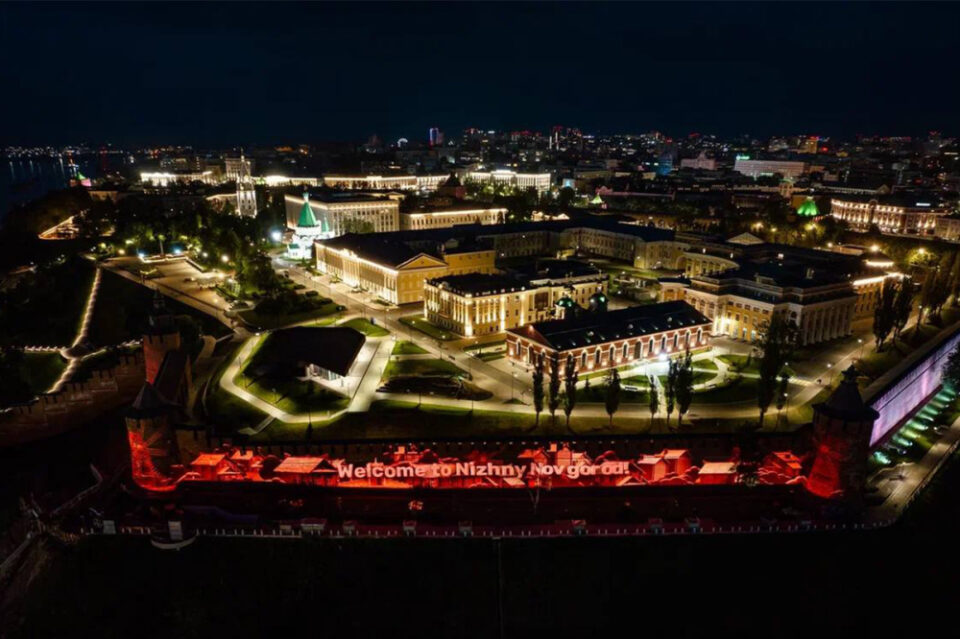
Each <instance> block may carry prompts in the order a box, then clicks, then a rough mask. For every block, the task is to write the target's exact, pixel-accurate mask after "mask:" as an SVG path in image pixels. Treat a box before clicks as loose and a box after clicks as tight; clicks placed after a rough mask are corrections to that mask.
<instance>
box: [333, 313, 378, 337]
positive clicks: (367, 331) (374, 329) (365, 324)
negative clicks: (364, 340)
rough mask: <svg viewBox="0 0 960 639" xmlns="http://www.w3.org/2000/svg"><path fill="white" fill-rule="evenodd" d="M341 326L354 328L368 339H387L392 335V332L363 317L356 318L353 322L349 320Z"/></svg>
mask: <svg viewBox="0 0 960 639" xmlns="http://www.w3.org/2000/svg"><path fill="white" fill-rule="evenodd" d="M340 326H347V327H349V328H352V329H353V330H355V331H359V332H361V333H363V334H364V335H366V336H367V337H386V336H387V335H389V334H390V331H388V330H387V329H385V328H383V327H382V326H378V325H377V324H374V323H373V322H371V321H370V320H367V319H364V318H362V317H356V318H354V319H352V320H347V321H346V322H344V323H342V324H340Z"/></svg>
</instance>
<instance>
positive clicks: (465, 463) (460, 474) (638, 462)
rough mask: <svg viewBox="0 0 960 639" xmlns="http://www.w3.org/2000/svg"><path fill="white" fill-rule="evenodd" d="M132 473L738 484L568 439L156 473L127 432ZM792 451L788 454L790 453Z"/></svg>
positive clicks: (230, 460)
mask: <svg viewBox="0 0 960 639" xmlns="http://www.w3.org/2000/svg"><path fill="white" fill-rule="evenodd" d="M130 446H131V455H132V462H133V467H134V469H135V474H134V476H135V478H137V481H138V483H139V484H140V485H141V486H142V487H143V488H145V489H147V490H169V489H170V487H171V485H172V484H175V483H180V482H191V481H206V482H209V481H241V482H267V481H269V482H279V483H286V484H293V485H312V486H326V487H334V488H353V489H364V488H395V489H410V488H432V489H461V488H471V489H474V488H476V489H484V488H487V489H521V488H530V487H538V486H539V487H551V488H552V487H556V488H560V487H598V486H608V487H630V486H644V485H671V486H674V485H675V486H693V485H697V484H705V483H708V484H736V483H739V481H740V476H739V474H738V471H737V464H736V463H735V462H734V461H725V462H708V463H706V464H705V466H706V467H707V468H709V472H707V473H706V474H704V475H702V476H701V474H700V470H701V466H698V465H696V464H694V463H693V462H692V460H691V457H690V454H689V452H688V451H686V450H664V451H662V452H661V453H658V454H655V455H643V456H641V457H639V458H633V459H619V458H618V457H617V456H616V454H615V453H613V452H612V451H607V452H606V453H603V454H602V455H599V456H597V457H595V458H592V457H590V456H589V455H587V454H586V453H584V452H580V451H577V450H573V449H571V448H569V447H566V446H555V445H553V446H550V447H548V448H536V449H530V450H525V451H523V452H522V453H520V454H519V455H516V456H515V457H513V458H511V459H500V458H499V457H498V456H496V455H491V454H487V453H481V452H478V451H474V452H472V453H469V454H467V455H465V456H463V457H462V458H451V457H440V456H438V455H437V454H436V453H434V452H433V451H432V450H429V449H424V450H422V451H421V450H416V449H414V448H406V447H398V448H396V449H394V450H393V451H390V452H388V453H387V454H385V455H384V458H383V459H373V460H370V461H366V462H360V463H357V462H352V461H347V460H344V459H337V458H332V457H329V456H328V455H317V456H297V455H288V456H285V457H282V458H281V457H277V456H274V455H265V454H261V453H256V452H253V451H250V450H246V451H241V450H240V449H230V448H227V449H224V450H221V451H218V452H215V453H204V454H201V455H199V456H197V457H195V458H194V459H192V460H191V461H190V462H189V463H187V464H185V465H183V466H180V467H173V468H171V471H172V474H173V475H174V477H175V479H171V478H170V477H169V475H167V473H163V472H159V471H158V470H157V468H156V466H155V465H154V462H153V459H152V458H151V455H150V453H149V446H147V445H145V443H144V442H140V441H137V440H136V437H135V433H131V442H130ZM788 454H790V455H792V453H788ZM756 476H757V480H758V481H759V482H761V483H766V484H788V483H797V482H798V481H802V480H803V477H798V476H796V475H791V474H789V473H787V472H784V469H783V468H782V466H778V465H775V464H768V463H767V462H764V464H762V465H761V468H760V470H759V472H758V473H757V475H756Z"/></svg>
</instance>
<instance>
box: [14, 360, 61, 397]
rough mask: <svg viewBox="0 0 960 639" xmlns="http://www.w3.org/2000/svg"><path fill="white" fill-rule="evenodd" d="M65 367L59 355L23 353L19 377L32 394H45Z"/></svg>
mask: <svg viewBox="0 0 960 639" xmlns="http://www.w3.org/2000/svg"><path fill="white" fill-rule="evenodd" d="M66 367H67V362H66V361H64V359H63V358H62V357H60V354H59V353H24V354H23V363H22V364H21V365H20V377H21V378H22V379H23V381H25V382H26V383H27V385H29V386H30V390H32V391H33V392H34V393H37V394H40V393H45V392H47V390H49V389H50V387H51V386H53V383H54V382H55V381H57V379H58V378H59V377H60V374H61V373H62V372H63V369H65V368H66Z"/></svg>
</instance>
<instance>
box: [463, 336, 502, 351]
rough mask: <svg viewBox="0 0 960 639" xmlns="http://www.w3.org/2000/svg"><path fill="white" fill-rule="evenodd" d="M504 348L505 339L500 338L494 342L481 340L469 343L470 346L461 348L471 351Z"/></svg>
mask: <svg viewBox="0 0 960 639" xmlns="http://www.w3.org/2000/svg"><path fill="white" fill-rule="evenodd" d="M506 348H507V340H505V339H501V340H497V341H495V342H481V343H479V344H471V345H470V346H467V347H466V348H464V349H463V350H465V351H467V352H471V353H472V352H474V351H480V352H483V351H487V350H506Z"/></svg>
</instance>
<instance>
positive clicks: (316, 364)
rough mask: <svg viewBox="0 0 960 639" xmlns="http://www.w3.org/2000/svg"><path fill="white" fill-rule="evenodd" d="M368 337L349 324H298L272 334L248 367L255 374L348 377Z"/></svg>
mask: <svg viewBox="0 0 960 639" xmlns="http://www.w3.org/2000/svg"><path fill="white" fill-rule="evenodd" d="M365 342H366V338H365V337H364V336H363V334H362V333H360V332H359V331H355V330H354V329H352V328H348V327H345V326H332V327H313V326H295V327H293V328H285V329H281V330H278V331H274V332H272V333H270V335H269V336H268V337H267V339H266V341H265V342H264V343H263V345H262V346H261V347H260V350H259V351H258V352H257V354H256V355H255V356H254V358H253V361H252V362H251V363H250V366H249V367H248V371H249V372H248V374H249V375H250V376H251V377H254V378H257V377H277V378H290V377H303V376H305V375H316V376H318V377H323V378H325V379H336V378H338V377H346V376H347V374H349V372H350V367H351V366H353V362H354V361H355V360H356V359H357V355H358V354H359V353H360V349H361V348H363V345H364V343H365Z"/></svg>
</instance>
